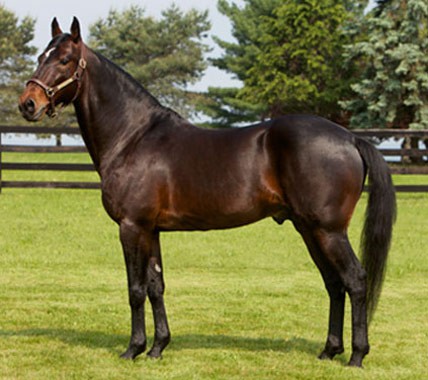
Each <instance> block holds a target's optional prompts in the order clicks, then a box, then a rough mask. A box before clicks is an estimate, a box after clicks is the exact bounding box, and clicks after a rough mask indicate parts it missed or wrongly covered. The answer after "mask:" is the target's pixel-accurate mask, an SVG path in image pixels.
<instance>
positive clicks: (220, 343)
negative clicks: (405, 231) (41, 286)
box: [0, 328, 322, 356]
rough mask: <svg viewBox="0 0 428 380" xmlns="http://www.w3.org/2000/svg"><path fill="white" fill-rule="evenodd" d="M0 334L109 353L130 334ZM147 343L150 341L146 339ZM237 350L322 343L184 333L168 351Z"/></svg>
mask: <svg viewBox="0 0 428 380" xmlns="http://www.w3.org/2000/svg"><path fill="white" fill-rule="evenodd" d="M0 337H3V338H4V337H6V338H7V337H14V338H16V337H45V338H48V339H51V340H59V341H61V342H63V343H65V344H68V345H72V346H84V347H87V348H90V349H102V350H107V351H108V352H110V353H112V354H120V352H121V350H124V348H125V347H126V345H127V343H128V339H129V336H127V335H123V334H111V333H105V332H100V331H79V330H73V329H49V328H40V329H25V330H17V331H12V330H8V331H5V330H0ZM148 343H149V344H150V343H151V341H149V342H148ZM231 348H232V349H239V350H243V351H251V352H268V351H271V352H283V353H288V352H296V351H297V352H302V353H305V354H308V355H311V356H316V355H317V354H318V353H319V352H320V351H321V349H322V344H321V343H320V342H317V341H312V340H308V339H305V338H299V337H293V338H290V339H280V338H278V339H270V338H252V337H240V336H230V335H213V334H209V335H204V334H184V335H174V336H173V339H172V341H171V345H170V346H169V347H168V351H181V350H189V349H190V350H192V349H231Z"/></svg>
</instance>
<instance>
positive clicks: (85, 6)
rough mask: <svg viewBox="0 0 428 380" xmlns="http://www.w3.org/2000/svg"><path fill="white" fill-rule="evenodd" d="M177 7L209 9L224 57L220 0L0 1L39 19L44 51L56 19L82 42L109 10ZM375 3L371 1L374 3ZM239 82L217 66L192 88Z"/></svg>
mask: <svg viewBox="0 0 428 380" xmlns="http://www.w3.org/2000/svg"><path fill="white" fill-rule="evenodd" d="M174 2H175V4H177V5H178V6H179V7H180V9H182V10H184V11H186V10H189V9H191V8H196V9H198V10H208V11H209V19H210V21H211V32H210V37H209V38H208V40H207V43H208V44H209V45H210V46H211V47H212V48H213V51H212V52H211V53H210V56H212V57H218V56H220V55H221V53H222V52H221V49H219V48H218V47H217V45H216V44H215V43H214V42H213V40H212V38H211V36H217V37H220V38H221V39H223V40H232V37H231V27H230V22H229V19H228V18H227V17H225V16H223V15H222V14H220V13H219V12H218V10H217V0H176V1H173V0H0V3H1V4H3V5H4V6H5V7H6V8H7V9H9V10H11V11H13V12H14V13H15V14H16V15H17V16H18V17H19V18H20V19H21V18H23V17H25V16H31V17H32V18H35V19H36V27H35V38H34V40H33V44H34V45H35V46H36V47H37V48H38V49H39V52H41V51H42V50H43V49H44V48H45V46H46V45H47V44H48V42H49V41H50V38H51V35H50V25H51V21H52V19H53V18H54V17H57V19H58V21H59V23H60V25H61V27H62V29H63V30H64V31H67V30H69V26H70V24H71V22H72V19H73V16H76V17H77V18H78V19H79V21H80V27H81V31H82V36H83V39H84V40H85V39H86V40H87V37H88V28H89V25H91V24H93V23H94V22H95V21H97V20H98V19H100V18H105V17H107V15H108V13H109V11H110V9H116V10H118V11H122V10H124V9H125V8H128V7H129V6H131V5H133V4H135V5H139V6H141V7H142V8H144V9H145V10H146V14H147V15H149V16H154V17H157V16H160V14H161V12H162V10H164V9H166V8H168V7H169V6H170V5H171V4H173V3H174ZM233 2H234V3H235V4H238V5H239V4H243V0H233ZM373 2H374V0H371V3H373ZM238 83H239V82H237V81H236V80H234V79H233V78H232V77H231V76H230V75H228V74H226V73H225V72H223V71H220V70H218V69H216V68H214V67H209V68H208V69H207V71H206V72H205V75H204V77H203V78H202V79H201V80H200V81H199V82H198V83H197V84H196V85H195V86H193V87H192V89H193V90H196V91H205V90H206V89H207V88H208V86H216V87H228V86H236V85H238Z"/></svg>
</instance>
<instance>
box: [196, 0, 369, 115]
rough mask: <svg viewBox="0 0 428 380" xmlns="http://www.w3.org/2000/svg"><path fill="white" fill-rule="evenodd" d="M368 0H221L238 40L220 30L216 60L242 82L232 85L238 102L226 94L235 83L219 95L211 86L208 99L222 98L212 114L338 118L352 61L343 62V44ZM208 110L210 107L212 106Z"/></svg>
mask: <svg viewBox="0 0 428 380" xmlns="http://www.w3.org/2000/svg"><path fill="white" fill-rule="evenodd" d="M366 5H367V0H360V1H349V0H346V1H342V2H338V1H334V0H321V1H316V0H245V5H244V6H243V7H239V6H238V5H236V4H234V3H229V2H228V1H227V0H220V1H219V3H218V6H219V10H220V12H221V13H223V14H224V15H226V16H227V17H228V18H229V19H230V20H231V22H232V34H233V37H234V38H235V40H236V42H227V41H222V40H220V39H218V38H217V39H216V42H217V44H218V45H219V46H220V47H221V48H222V49H223V50H224V52H225V53H224V55H223V56H222V57H220V58H217V59H214V60H213V64H214V65H215V66H217V67H218V68H220V69H222V70H226V71H227V72H229V73H231V74H233V75H234V77H235V78H237V79H239V80H241V81H242V82H243V87H242V88H241V89H235V93H236V97H237V98H238V99H239V102H237V101H236V100H235V103H236V102H237V103H238V105H239V106H240V108H239V107H235V104H233V103H231V102H230V101H229V100H230V99H231V98H230V94H231V93H232V92H233V91H232V89H228V90H227V91H226V90H224V91H223V92H224V93H225V96H223V98H221V97H220V98H218V94H219V89H213V88H212V89H209V95H210V96H211V99H213V103H215V102H217V104H218V103H219V102H220V106H217V115H214V116H216V117H215V118H214V119H215V121H216V122H222V121H223V120H226V121H227V122H233V121H234V120H235V119H237V118H238V117H239V115H241V116H242V117H243V118H245V119H247V120H249V119H250V118H253V120H260V119H264V118H266V117H271V116H275V115H278V114H282V113H289V112H310V113H317V114H320V115H324V116H326V117H329V118H331V119H333V120H336V121H339V122H343V120H344V118H346V115H344V114H343V112H342V110H341V109H340V107H339V106H338V104H337V102H338V100H339V99H340V98H342V97H343V96H344V94H345V93H346V92H347V91H349V85H350V81H351V80H352V78H353V74H354V71H355V67H354V65H353V64H352V63H350V64H348V65H346V66H345V65H344V64H343V62H344V60H343V59H342V52H343V47H344V45H345V44H347V43H350V41H354V40H355V39H356V38H357V37H358V35H359V31H358V30H356V28H355V27H354V25H355V24H356V21H357V20H359V19H361V18H362V17H363V14H364V13H363V11H364V8H365V7H366ZM204 106H205V110H206V108H207V106H206V105H204ZM209 106H210V104H209V103H208V107H209ZM210 110H211V111H212V112H213V113H214V114H215V112H216V108H215V107H213V106H211V109H210Z"/></svg>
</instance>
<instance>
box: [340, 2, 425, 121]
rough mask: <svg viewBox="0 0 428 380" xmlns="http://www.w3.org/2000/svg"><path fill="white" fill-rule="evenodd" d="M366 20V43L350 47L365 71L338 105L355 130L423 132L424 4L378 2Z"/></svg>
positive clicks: (350, 50) (353, 55) (349, 51)
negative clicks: (387, 129) (351, 92)
mask: <svg viewBox="0 0 428 380" xmlns="http://www.w3.org/2000/svg"><path fill="white" fill-rule="evenodd" d="M378 3H379V6H378V7H377V9H375V10H374V12H373V14H372V15H371V17H369V18H368V20H367V28H368V30H369V33H368V39H367V40H366V41H362V42H359V43H357V44H355V45H351V46H350V47H349V49H348V53H347V54H348V58H349V59H350V60H353V61H355V60H360V59H361V58H363V59H364V62H365V63H366V67H365V70H364V72H363V75H362V77H361V78H360V80H359V81H358V83H356V84H354V85H353V86H352V89H353V90H354V91H355V95H354V96H353V97H352V99H350V100H345V101H343V102H342V105H343V107H344V108H345V109H346V110H348V111H350V112H351V113H352V118H351V126H353V127H356V128H411V129H420V128H425V129H426V128H428V3H427V1H426V0H389V1H388V0H383V1H379V2H378Z"/></svg>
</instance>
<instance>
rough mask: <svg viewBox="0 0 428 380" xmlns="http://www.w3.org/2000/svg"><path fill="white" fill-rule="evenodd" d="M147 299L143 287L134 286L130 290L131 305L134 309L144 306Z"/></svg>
mask: <svg viewBox="0 0 428 380" xmlns="http://www.w3.org/2000/svg"><path fill="white" fill-rule="evenodd" d="M145 299H146V292H145V291H144V288H143V287H142V286H140V285H133V286H131V287H130V288H129V304H130V305H131V307H132V308H133V309H134V308H139V307H141V306H143V305H144V301H145Z"/></svg>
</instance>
